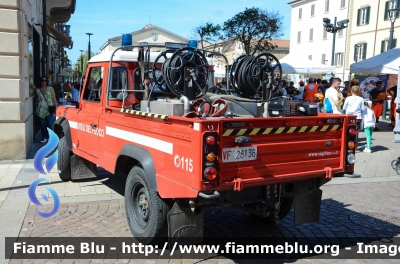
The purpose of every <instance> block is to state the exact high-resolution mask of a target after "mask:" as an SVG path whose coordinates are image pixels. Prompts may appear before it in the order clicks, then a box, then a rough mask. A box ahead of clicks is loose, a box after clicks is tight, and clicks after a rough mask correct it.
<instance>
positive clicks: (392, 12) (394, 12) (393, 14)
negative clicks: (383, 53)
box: [388, 8, 400, 50]
mask: <svg viewBox="0 0 400 264" xmlns="http://www.w3.org/2000/svg"><path fill="white" fill-rule="evenodd" d="M399 11H400V8H393V9H389V10H388V13H389V19H390V23H391V26H390V37H389V46H388V50H390V49H392V48H393V32H394V22H395V21H396V18H397V14H398V12H399Z"/></svg>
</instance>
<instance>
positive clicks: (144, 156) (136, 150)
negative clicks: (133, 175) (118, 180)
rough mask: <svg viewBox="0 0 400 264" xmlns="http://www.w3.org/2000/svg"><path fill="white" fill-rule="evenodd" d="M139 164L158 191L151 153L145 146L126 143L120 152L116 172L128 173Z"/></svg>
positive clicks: (151, 186)
mask: <svg viewBox="0 0 400 264" xmlns="http://www.w3.org/2000/svg"><path fill="white" fill-rule="evenodd" d="M139 164H140V165H141V167H142V168H143V170H144V172H145V173H146V177H147V180H148V182H149V185H150V188H151V189H153V190H156V191H157V190H158V189H157V180H156V168H155V166H154V160H153V157H152V155H151V153H150V152H149V151H148V150H147V149H145V148H143V147H140V146H137V145H133V144H127V145H124V146H123V147H122V149H121V150H120V152H119V153H118V158H117V162H116V163H115V169H114V174H116V175H118V174H119V173H120V172H124V173H126V174H128V173H129V171H130V170H131V169H132V168H133V167H134V166H138V165H139Z"/></svg>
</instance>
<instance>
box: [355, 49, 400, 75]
mask: <svg viewBox="0 0 400 264" xmlns="http://www.w3.org/2000/svg"><path fill="white" fill-rule="evenodd" d="M399 66H400V48H394V49H391V50H388V51H386V52H384V53H381V54H379V55H376V56H374V57H372V58H369V59H366V60H363V61H360V62H357V63H353V64H351V65H350V72H351V73H376V74H378V73H380V74H398V73H399Z"/></svg>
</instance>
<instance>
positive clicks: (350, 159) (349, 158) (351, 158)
mask: <svg viewBox="0 0 400 264" xmlns="http://www.w3.org/2000/svg"><path fill="white" fill-rule="evenodd" d="M347 162H348V163H349V164H354V163H355V162H356V156H355V155H354V154H353V153H352V154H349V155H347Z"/></svg>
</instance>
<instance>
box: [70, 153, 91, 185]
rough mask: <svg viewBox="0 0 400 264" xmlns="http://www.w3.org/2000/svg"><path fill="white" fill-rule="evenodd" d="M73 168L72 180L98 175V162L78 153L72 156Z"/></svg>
mask: <svg viewBox="0 0 400 264" xmlns="http://www.w3.org/2000/svg"><path fill="white" fill-rule="evenodd" d="M71 169H72V170H71V179H72V180H79V179H85V178H93V177H97V166H96V164H94V163H93V162H90V161H88V160H86V159H84V158H81V157H79V156H77V155H73V156H72V157H71Z"/></svg>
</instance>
